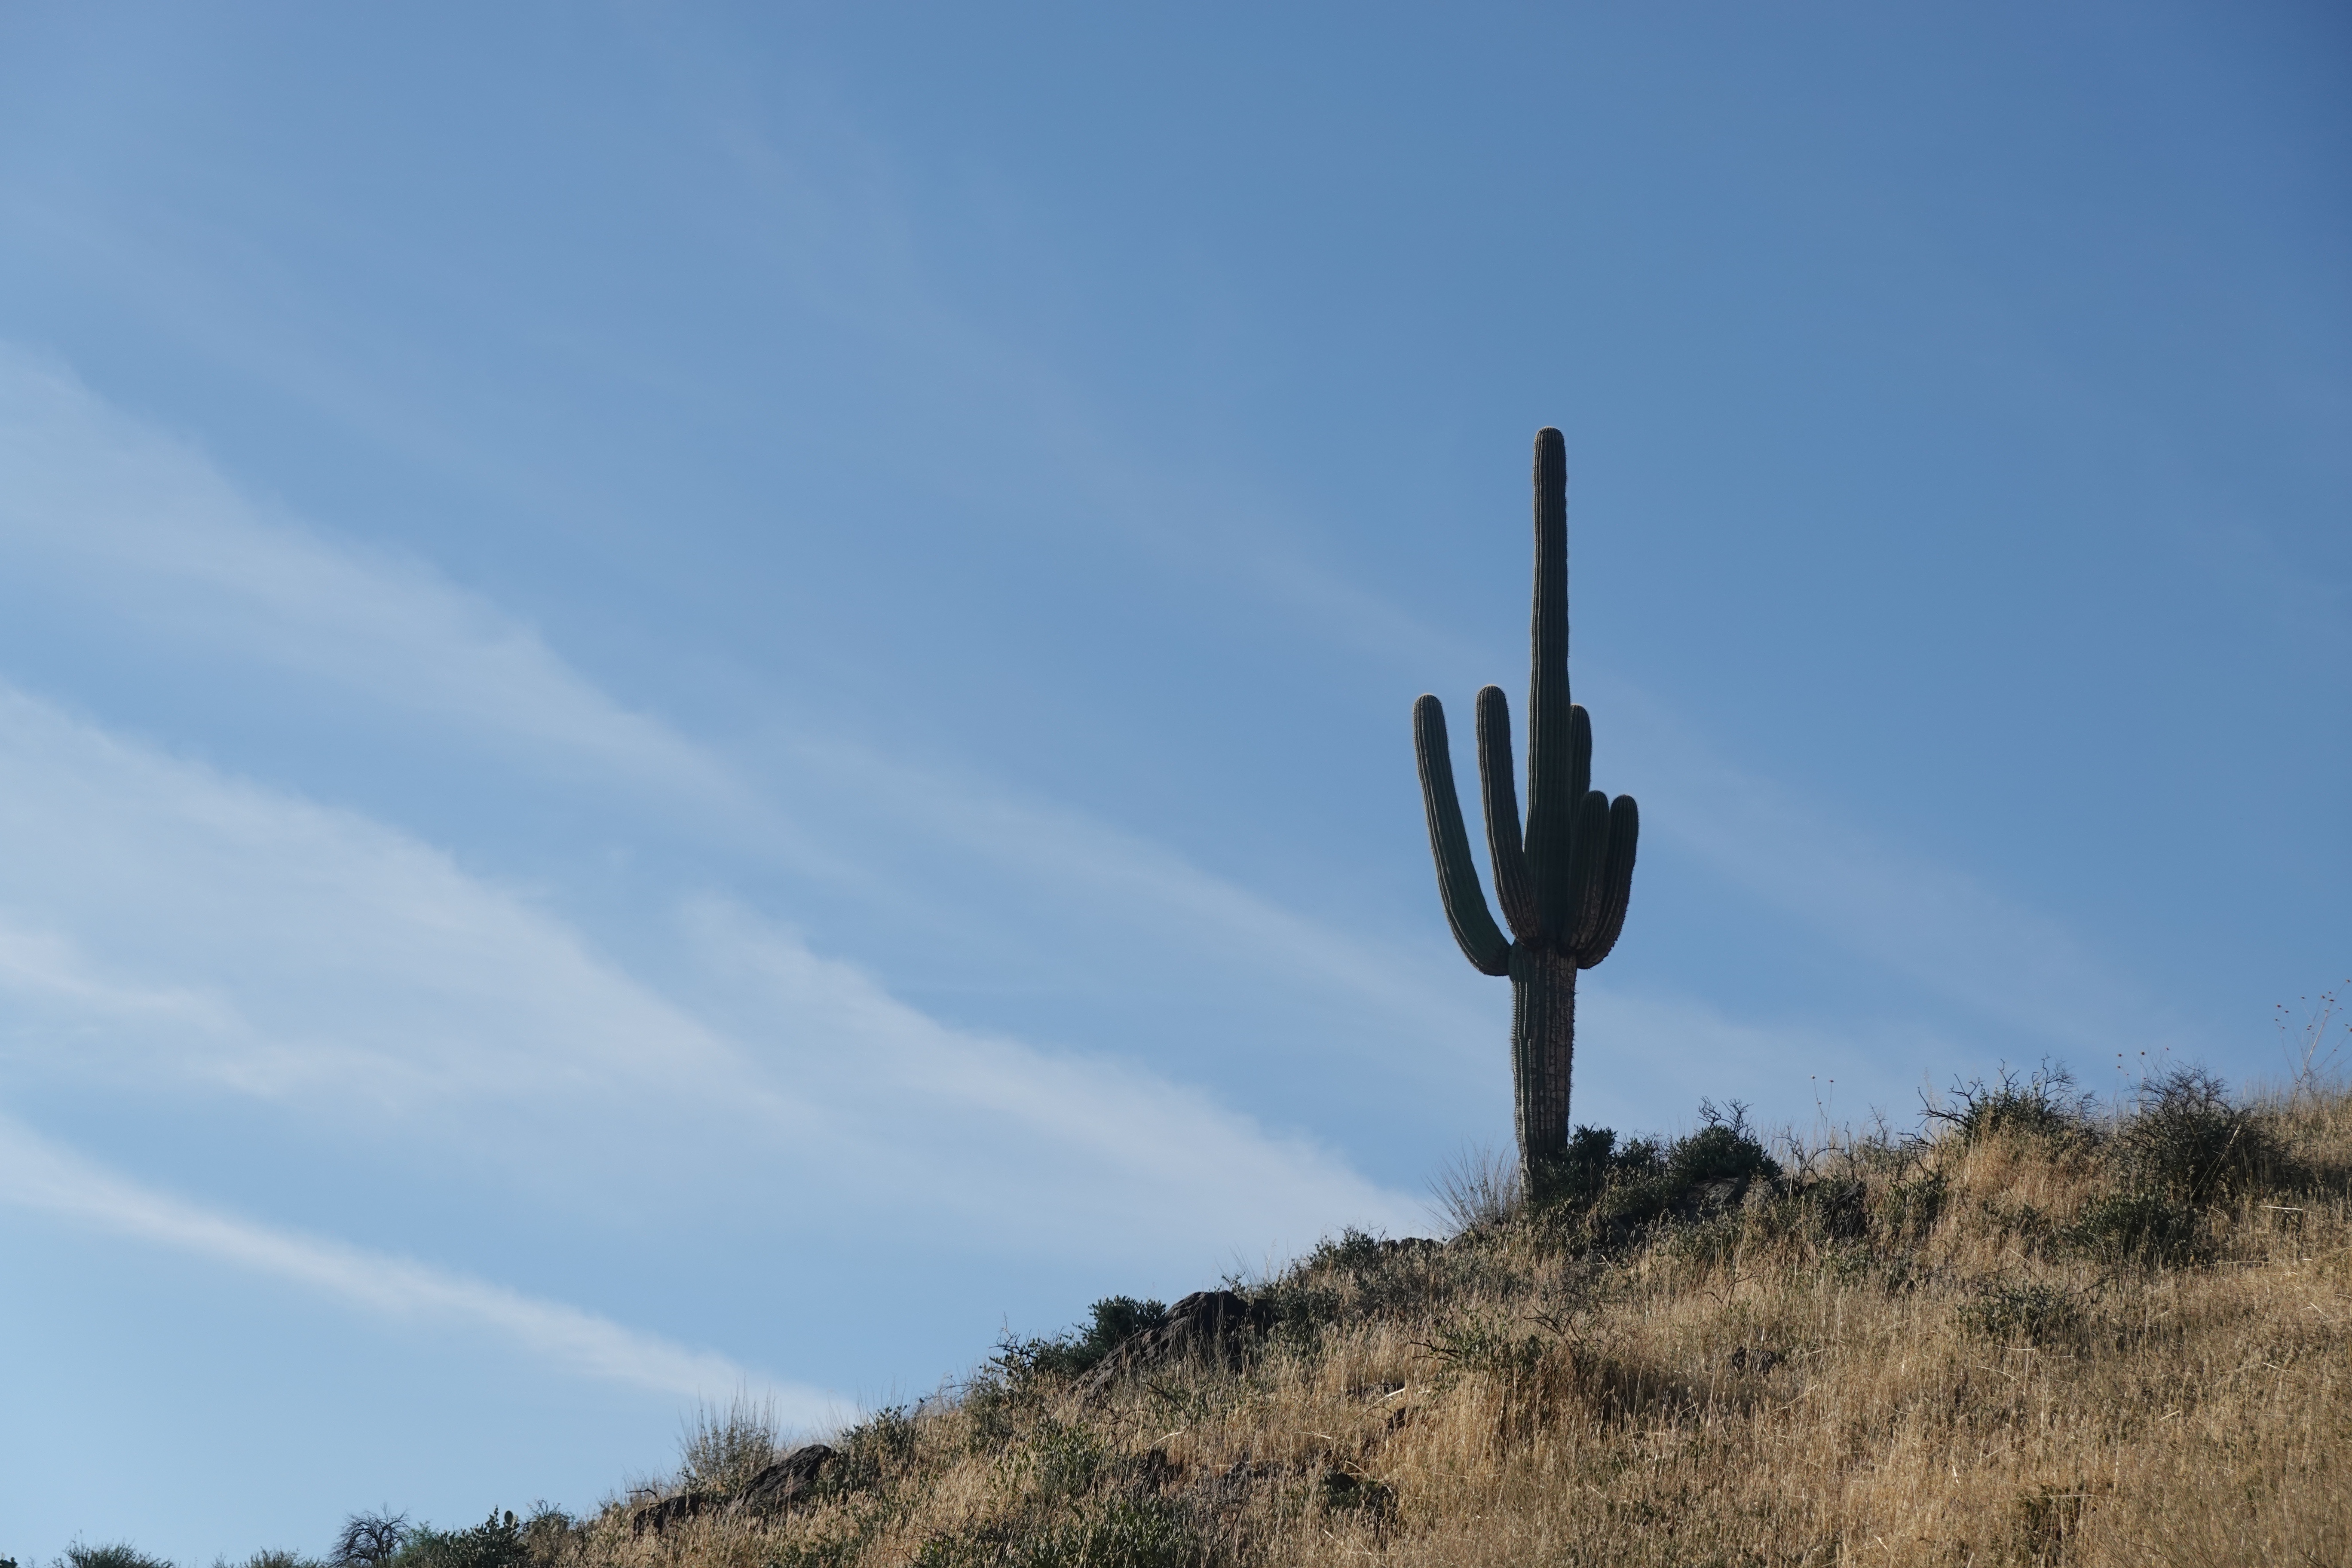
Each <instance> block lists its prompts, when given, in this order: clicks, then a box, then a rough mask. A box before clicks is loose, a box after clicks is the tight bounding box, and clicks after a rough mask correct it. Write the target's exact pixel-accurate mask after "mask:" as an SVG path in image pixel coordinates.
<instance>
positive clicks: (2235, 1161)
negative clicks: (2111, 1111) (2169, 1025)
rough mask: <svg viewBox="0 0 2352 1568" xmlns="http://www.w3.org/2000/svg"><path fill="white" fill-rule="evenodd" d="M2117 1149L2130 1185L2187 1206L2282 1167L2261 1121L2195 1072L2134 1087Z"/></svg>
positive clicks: (2213, 1079) (2188, 1069)
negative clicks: (2136, 1095) (2136, 1094)
mask: <svg viewBox="0 0 2352 1568" xmlns="http://www.w3.org/2000/svg"><path fill="white" fill-rule="evenodd" d="M2117 1142H2118V1145H2119V1152H2121V1154H2122V1156H2123V1161H2124V1165H2125V1168H2126V1171H2128V1172H2129V1173H2130V1174H2131V1176H2132V1177H2133V1179H2134V1181H2135V1183H2136V1184H2137V1185H2139V1186H2142V1187H2155V1188H2160V1189H2162V1190H2164V1191H2167V1192H2170V1193H2175V1194H2179V1195H2180V1196H2182V1197H2185V1198H2187V1199H2188V1200H2189V1202H2191V1203H2203V1202H2206V1201H2207V1200H2209V1199H2212V1198H2217V1197H2222V1196H2226V1195H2228V1194H2231V1193H2235V1192H2241V1191H2243V1190H2245V1189H2246V1188H2247V1187H2248V1186H2250V1185H2252V1184H2254V1183H2256V1182H2258V1181H2260V1180H2261V1179H2263V1177H2264V1176H2266V1175H2269V1174H2271V1173H2273V1172H2274V1171H2275V1169H2276V1168H2277V1167H2278V1166H2279V1165H2281V1164H2282V1163H2283V1160H2282V1155H2283V1153H2284V1151H2283V1150H2282V1149H2281V1148H2280V1146H2279V1142H2278V1140H2277V1138H2276V1136H2275V1135H2274V1134H2273V1133H2272V1131H2271V1130H2270V1129H2269V1127H2268V1126H2267V1125H2265V1124H2264V1122H2263V1120H2262V1119H2261V1118H2260V1117H2258V1116H2257V1115H2255V1114H2254V1113H2253V1112H2252V1111H2251V1110H2247V1109H2245V1108H2244V1107H2242V1106H2239V1105H2235V1104H2232V1103H2231V1100H2230V1091H2229V1088H2228V1086H2227V1085H2225V1084H2224V1083H2222V1081H2221V1079H2219V1078H2216V1077H2215V1076H2214V1075H2213V1074H2211V1073H2210V1072H2207V1071H2206V1070H2205V1069H2204V1068H2198V1067H2185V1068H2174V1069H2173V1070H2172V1071H2170V1072H2168V1073H2166V1074H2164V1075H2163V1076H2162V1077H2161V1078H2155V1079H2149V1080H2148V1081H2147V1083H2145V1084H2142V1085H2141V1086H2140V1100H2139V1105H2138V1108H2137V1110H2134V1111H2133V1113H2132V1115H2131V1119H2130V1120H2129V1121H2126V1122H2125V1123H2124V1125H2123V1128H2122V1130H2121V1131H2120V1133H2119V1134H2118V1138H2117Z"/></svg>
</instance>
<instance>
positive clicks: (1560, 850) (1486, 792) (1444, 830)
mask: <svg viewBox="0 0 2352 1568" xmlns="http://www.w3.org/2000/svg"><path fill="white" fill-rule="evenodd" d="M1535 489H1536V605H1535V627H1534V643H1535V660H1534V663H1535V669H1534V675H1533V678H1532V679H1531V680H1530V681H1529V683H1528V708H1529V710H1531V718H1530V722H1529V725H1528V729H1529V734H1528V823H1527V835H1526V840H1525V842H1524V844H1523V843H1522V842H1521V839H1520V833H1519V803H1518V796H1517V790H1516V788H1515V786H1514V784H1513V779H1512V769H1511V710H1510V704H1509V702H1508V701H1507V700H1506V699H1505V698H1504V696H1503V689H1502V688H1501V687H1499V686H1489V687H1486V688H1485V689H1482V690H1481V691H1480V692H1479V693H1478V781H1479V784H1480V786H1481V787H1480V794H1481V795H1483V796H1484V797H1485V801H1486V849H1487V852H1488V854H1489V855H1490V856H1491V857H1492V858H1493V859H1494V863H1495V897H1496V900H1497V901H1498V902H1499V903H1501V905H1502V906H1503V919H1504V921H1505V922H1506V923H1507V924H1508V925H1509V927H1510V928H1511V934H1510V936H1508V937H1506V936H1505V935H1504V934H1503V932H1502V931H1501V930H1500V929H1499V928H1498V927H1496V924H1495V917H1494V916H1493V915H1491V914H1489V913H1487V912H1486V894H1485V893H1484V892H1482V891H1481V890H1480V889H1479V886H1478V870H1477V868H1476V867H1475V865H1473V864H1472V862H1471V858H1470V836H1469V834H1468V833H1466V832H1465V830H1464V829H1463V826H1462V805H1461V803H1460V801H1458V800H1457V799H1456V798H1455V797H1454V762H1453V759H1452V757H1451V756H1449V755H1448V753H1447V752H1446V748H1445V710H1444V707H1443V706H1442V705H1441V704H1440V703H1439V702H1438V700H1437V699H1436V698H1434V697H1431V696H1426V695H1424V696H1423V697H1422V698H1421V699H1420V700H1418V701H1416V702H1414V703H1413V705H1412V742H1413V750H1414V752H1415V753H1416V754H1417V756H1418V758H1419V760H1420V763H1421V799H1422V805H1423V807H1424V808H1425V809H1426V810H1427V812H1428V814H1429V847H1430V851H1431V853H1432V854H1433V856H1434V857H1435V858H1436V860H1437V890H1438V894H1439V896H1440V897H1441V898H1443V899H1444V901H1445V919H1446V922H1447V923H1448V924H1450V925H1451V926H1452V927H1453V928H1454V941H1456V942H1460V943H1461V944H1462V952H1463V954H1464V955H1465V957H1467V958H1468V959H1469V960H1470V962H1471V963H1472V964H1473V965H1475V967H1476V968H1477V969H1478V971H1479V972H1480V973H1484V974H1498V975H1501V974H1507V975H1508V976H1510V980H1511V1084H1512V1089H1513V1092H1514V1094H1515V1096H1516V1100H1517V1103H1516V1106H1515V1108H1514V1114H1513V1118H1512V1120H1513V1121H1514V1122H1515V1124H1516V1127H1517V1133H1518V1141H1519V1178H1520V1184H1521V1190H1522V1191H1523V1192H1526V1193H1528V1194H1529V1195H1530V1196H1532V1197H1535V1198H1538V1199H1540V1198H1542V1197H1543V1196H1545V1195H1546V1194H1548V1192H1549V1190H1550V1188H1551V1186H1552V1185H1553V1183H1554V1180H1555V1178H1556V1177H1557V1175H1558V1173H1559V1156H1560V1154H1561V1153H1562V1152H1563V1151H1564V1150H1565V1148H1566V1147H1567V1142H1568V1089H1569V1072H1570V1068H1571V1066H1572V1065H1573V1063H1574V1058H1575V1054H1576V972H1577V971H1578V970H1580V969H1590V968H1591V967H1592V966H1593V965H1594V964H1596V963H1600V962H1601V960H1602V959H1604V958H1606V957H1608V956H1609V950H1610V949H1611V948H1612V947H1614V946H1616V945H1617V933H1618V931H1620V930H1621V929H1622V928H1623V926H1624V924H1625V903H1626V900H1627V899H1628V897H1630V896H1631V894H1632V891H1633V845H1634V840H1635V838H1636V837H1637V836H1638V835H1639V833H1640V831H1641V826H1642V819H1641V813H1640V812H1639V811H1638V810H1637V809H1635V807H1634V805H1633V796H1632V795H1619V796H1618V797H1617V798H1616V799H1615V800H1614V801H1613V802H1612V800H1611V799H1610V798H1609V796H1608V795H1606V794H1605V793H1603V792H1602V791H1600V790H1597V789H1594V788H1592V787H1591V784H1592V721H1591V719H1589V718H1588V717H1587V716H1586V714H1585V711H1584V709H1583V708H1582V706H1581V705H1580V704H1578V703H1574V702H1571V701H1570V700H1569V699H1568V455H1567V450H1566V447H1565V446H1564V444H1563V443H1562V442H1561V440H1560V435H1559V431H1557V430H1554V429H1551V428H1549V427H1546V428H1544V429H1541V430H1538V431H1537V432H1536V474H1535Z"/></svg>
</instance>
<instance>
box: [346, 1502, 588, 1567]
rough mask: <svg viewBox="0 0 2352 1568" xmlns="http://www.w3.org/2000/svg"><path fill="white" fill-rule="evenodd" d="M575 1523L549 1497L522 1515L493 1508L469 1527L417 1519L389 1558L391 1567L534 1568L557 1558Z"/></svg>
mask: <svg viewBox="0 0 2352 1568" xmlns="http://www.w3.org/2000/svg"><path fill="white" fill-rule="evenodd" d="M571 1531H572V1520H571V1517H570V1516H569V1515H567V1514H565V1513H564V1512H563V1511H562V1510H560V1509H554V1508H550V1507H549V1506H548V1505H547V1504H545V1503H540V1504H538V1505H536V1506H535V1507H534V1508H533V1509H532V1510H531V1513H530V1518H529V1519H522V1520H518V1519H517V1518H516V1517H515V1516H514V1512H513V1510H507V1511H505V1512H503V1513H501V1512H500V1511H499V1510H496V1509H493V1510H490V1516H489V1517H488V1519H486V1520H484V1521H482V1522H481V1523H479V1524H477V1525H475V1526H473V1527H472V1528H470V1529H467V1530H435V1529H434V1528H433V1527H432V1526H430V1525H424V1524H420V1525H418V1526H417V1527H416V1528H415V1530H413V1531H410V1532H409V1534H408V1539H407V1541H406V1542H405V1543H404V1544H403V1545H402V1547H401V1549H400V1551H399V1552H398V1554H396V1555H395V1556H394V1557H393V1558H392V1559H391V1560H390V1561H391V1563H392V1568H533V1565H534V1564H540V1563H551V1562H554V1561H556V1560H557V1559H558V1558H559V1556H560V1555H561V1553H562V1549H563V1545H564V1542H565V1540H566V1538H567V1537H568V1536H569V1535H570V1533H571Z"/></svg>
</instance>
